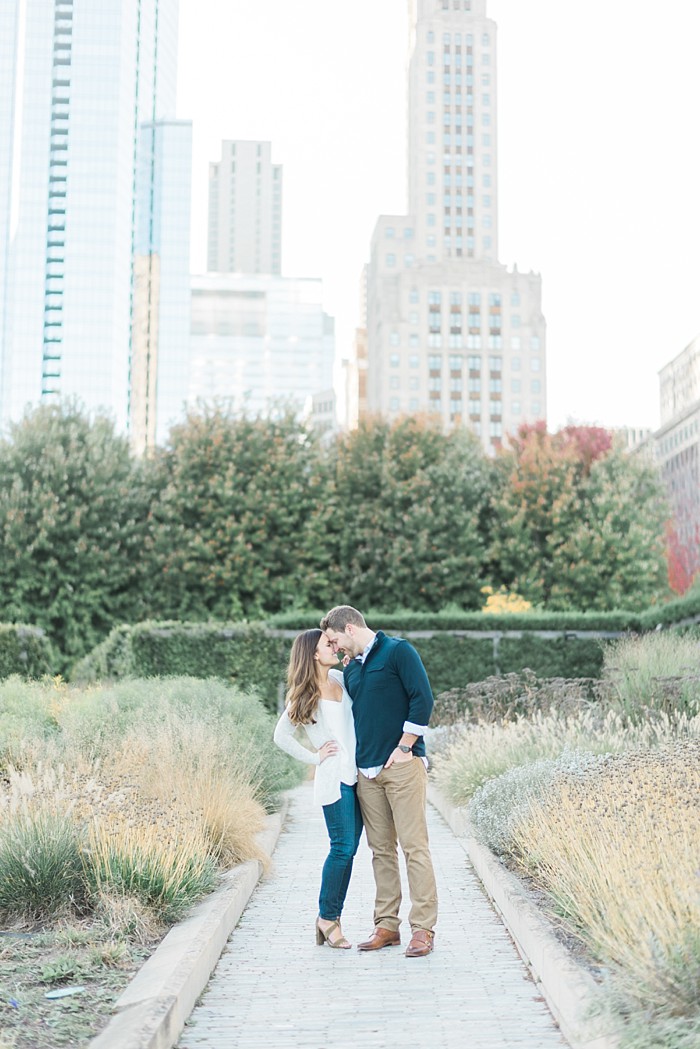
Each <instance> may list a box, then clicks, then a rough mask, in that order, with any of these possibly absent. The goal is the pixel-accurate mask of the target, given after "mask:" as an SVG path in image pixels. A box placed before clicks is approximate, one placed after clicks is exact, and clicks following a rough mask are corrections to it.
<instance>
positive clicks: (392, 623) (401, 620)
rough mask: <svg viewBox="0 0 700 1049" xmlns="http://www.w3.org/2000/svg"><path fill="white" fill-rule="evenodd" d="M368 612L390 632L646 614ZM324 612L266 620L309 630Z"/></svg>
mask: <svg viewBox="0 0 700 1049" xmlns="http://www.w3.org/2000/svg"><path fill="white" fill-rule="evenodd" d="M326 611H327V609H326ZM364 614H365V618H366V620H367V623H368V625H369V626H370V627H371V628H372V629H373V630H378V629H382V630H386V631H387V632H388V633H401V632H403V631H406V632H408V631H412V630H468V631H475V630H488V631H493V630H595V631H604V632H607V631H609V632H611V633H624V632H625V631H628V630H629V631H638V630H641V629H642V615H639V614H637V613H636V612H518V613H513V612H508V613H502V614H501V615H492V614H490V613H489V614H487V613H485V612H450V611H445V612H410V611H406V610H399V611H395V612H381V611H376V610H368V611H367V612H365V613H364ZM323 615H324V610H321V609H316V610H314V611H311V612H299V611H296V612H282V613H279V614H278V615H275V616H271V617H270V618H269V619H267V620H266V623H267V625H268V626H269V627H273V628H275V629H278V630H306V629H307V627H310V626H317V625H318V623H319V622H320V620H321V617H322V616H323ZM654 625H656V621H655V622H654Z"/></svg>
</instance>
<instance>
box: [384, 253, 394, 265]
mask: <svg viewBox="0 0 700 1049" xmlns="http://www.w3.org/2000/svg"><path fill="white" fill-rule="evenodd" d="M386 264H387V266H395V265H396V255H387V257H386Z"/></svg>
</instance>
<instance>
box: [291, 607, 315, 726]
mask: <svg viewBox="0 0 700 1049" xmlns="http://www.w3.org/2000/svg"><path fill="white" fill-rule="evenodd" d="M321 637H323V631H322V630H319V629H318V627H314V629H313V630H305V631H304V633H303V634H299V636H298V637H295V638H294V644H293V645H292V651H291V654H290V656H289V666H288V667H287V685H288V688H287V714H288V715H289V720H290V721H291V722H292V724H293V725H309V724H315V723H316V719H315V717H314V714H315V713H316V708H317V707H318V701H319V699H320V696H321V692H320V689H319V687H318V678H317V677H316V666H317V663H316V660H315V659H314V653H315V652H316V648H317V646H318V643H319V640H320V639H321Z"/></svg>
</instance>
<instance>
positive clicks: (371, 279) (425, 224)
mask: <svg viewBox="0 0 700 1049" xmlns="http://www.w3.org/2000/svg"><path fill="white" fill-rule="evenodd" d="M409 8H410V35H409V64H408V70H409V72H408V97H409V107H408V110H409V134H408V141H409V150H408V185H409V214H408V215H382V216H380V218H379V219H378V221H377V225H376V227H375V231H374V235H373V238H372V249H371V258H370V264H369V269H368V279H367V408H368V411H369V412H370V413H372V412H374V413H376V412H379V413H381V414H383V415H386V416H388V417H389V418H392V417H398V416H400V415H404V414H407V413H408V414H416V413H428V414H430V415H432V416H435V417H437V418H439V419H440V421H441V423H442V425H443V426H444V428H445V429H449V428H450V427H454V426H467V427H469V428H470V429H471V430H473V432H474V433H475V434H476V435H477V436H478V437H479V438H480V440H481V442H482V444H483V445H484V447H485V449H486V450H487V451H489V452H492V451H494V450H495V449H497V448H498V447H499V446H500V445H501V443H502V441H503V439H504V437H505V436H506V435H507V434H508V433H512V432H515V431H516V430H517V429H518V427H519V426H520V425H521V424H522V423H524V422H534V421H536V420H540V419H544V418H545V414H546V383H545V321H544V317H543V315H542V306H541V295H542V286H541V279H540V277H539V275H538V274H535V273H520V272H519V271H518V270H517V267H514V268H513V269H512V270H508V269H507V268H506V266H504V265H502V264H501V263H500V262H499V261H498V153H497V108H496V99H497V65H496V24H495V22H493V20H492V19H490V18H488V17H487V13H486V0H409Z"/></svg>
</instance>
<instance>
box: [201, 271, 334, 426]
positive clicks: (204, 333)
mask: <svg viewBox="0 0 700 1049" xmlns="http://www.w3.org/2000/svg"><path fill="white" fill-rule="evenodd" d="M190 345H191V373H190V388H189V401H190V403H191V404H196V403H197V402H198V401H201V402H207V401H214V400H217V399H225V400H227V401H229V402H230V403H232V405H233V406H234V407H235V408H236V409H237V410H240V411H242V412H246V413H249V414H251V415H258V414H262V415H267V414H269V413H273V414H274V413H275V412H276V411H280V410H286V409H291V410H292V411H293V412H295V413H296V414H299V415H307V416H308V415H311V413H312V411H313V407H314V398H316V406H317V410H319V409H318V406H319V404H324V405H326V406H327V402H328V401H329V399H330V398H332V394H331V393H330V392H329V391H330V390H331V388H332V386H333V364H334V360H335V334H334V322H333V318H332V317H330V316H329V315H328V314H327V313H325V312H324V310H323V285H322V283H321V281H320V280H318V279H316V278H311V277H277V276H274V275H269V274H246V275H244V274H237V273H207V274H203V275H201V276H195V277H193V278H192V337H191V343H190ZM321 394H323V396H322V397H321V396H320V395H321ZM331 411H334V405H331V407H330V408H327V407H326V408H324V413H323V414H324V419H323V424H324V427H325V426H326V424H327V423H328V416H329V415H330V413H331Z"/></svg>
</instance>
